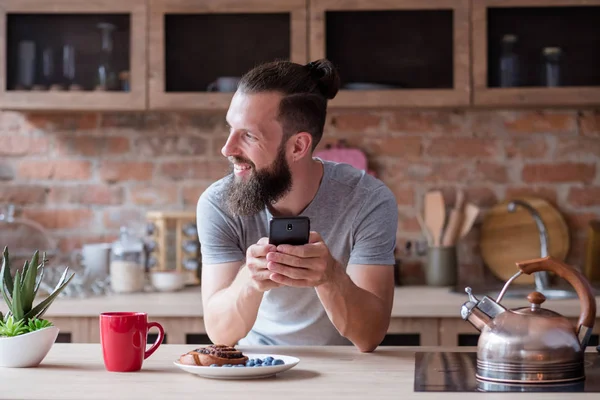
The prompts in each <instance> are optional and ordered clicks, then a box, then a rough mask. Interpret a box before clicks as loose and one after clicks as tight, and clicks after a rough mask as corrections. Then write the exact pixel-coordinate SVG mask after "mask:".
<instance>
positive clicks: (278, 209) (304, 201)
mask: <svg viewBox="0 0 600 400" xmlns="http://www.w3.org/2000/svg"><path fill="white" fill-rule="evenodd" d="M293 174H294V175H293V176H294V181H293V185H292V189H291V190H290V192H289V193H288V194H286V195H285V197H284V198H283V199H281V200H279V201H278V202H277V203H275V204H273V205H272V206H271V207H269V210H270V211H271V214H273V215H274V216H296V215H300V213H302V211H304V209H306V207H308V205H309V204H310V203H311V202H312V201H313V199H314V198H315V196H316V195H317V192H318V191H319V186H321V180H322V179H323V174H324V166H323V163H322V162H321V161H319V160H316V159H311V160H310V161H309V167H308V168H302V169H299V170H297V171H294V172H293Z"/></svg>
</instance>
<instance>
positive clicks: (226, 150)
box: [221, 135, 239, 157]
mask: <svg viewBox="0 0 600 400" xmlns="http://www.w3.org/2000/svg"><path fill="white" fill-rule="evenodd" d="M221 154H223V155H224V156H225V157H230V156H235V155H238V154H239V148H238V146H237V140H236V139H235V135H229V137H228V138H227V141H226V142H225V145H223V147H222V148H221Z"/></svg>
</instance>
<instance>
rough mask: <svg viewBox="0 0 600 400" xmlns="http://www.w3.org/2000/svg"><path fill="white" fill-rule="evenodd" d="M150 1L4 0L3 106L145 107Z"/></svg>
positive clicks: (0, 21) (0, 20)
mask: <svg viewBox="0 0 600 400" xmlns="http://www.w3.org/2000/svg"><path fill="white" fill-rule="evenodd" d="M146 11H147V7H146V1H145V0H127V1H122V0H96V1H89V2H88V1H80V0H52V1H47V0H0V32H1V33H0V59H2V60H7V62H2V63H0V107H2V108H6V109H17V110H29V109H37V110H40V109H42V110H143V109H145V108H146V82H147V80H146V26H147V24H146V19H147V14H146Z"/></svg>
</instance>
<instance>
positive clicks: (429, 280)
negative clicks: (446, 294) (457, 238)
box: [425, 246, 458, 286]
mask: <svg viewBox="0 0 600 400" xmlns="http://www.w3.org/2000/svg"><path fill="white" fill-rule="evenodd" d="M457 264H458V262H457V257H456V246H448V247H429V248H428V250H427V263H426V264H425V282H426V284H427V285H428V286H453V285H455V284H456V275H457Z"/></svg>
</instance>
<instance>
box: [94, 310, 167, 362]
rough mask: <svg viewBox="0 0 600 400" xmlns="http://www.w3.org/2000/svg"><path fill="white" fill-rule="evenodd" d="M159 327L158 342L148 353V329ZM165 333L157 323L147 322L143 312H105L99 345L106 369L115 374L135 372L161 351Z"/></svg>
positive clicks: (101, 320)
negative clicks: (146, 360)
mask: <svg viewBox="0 0 600 400" xmlns="http://www.w3.org/2000/svg"><path fill="white" fill-rule="evenodd" d="M152 327H156V328H158V338H157V339H156V342H154V344H153V345H152V346H151V347H150V348H149V349H148V350H146V342H147V340H148V330H150V328H152ZM164 337H165V331H164V329H163V327H162V326H161V325H160V324H159V323H158V322H148V314H146V313H142V312H106V313H101V314H100V344H101V345H102V356H103V357H104V366H105V367H106V369H107V370H108V371H112V372H133V371H139V370H140V369H141V368H142V363H143V361H144V360H145V359H146V358H148V357H150V356H151V355H152V353H154V352H155V351H156V349H158V346H160V344H161V343H162V341H163V338H164Z"/></svg>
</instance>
